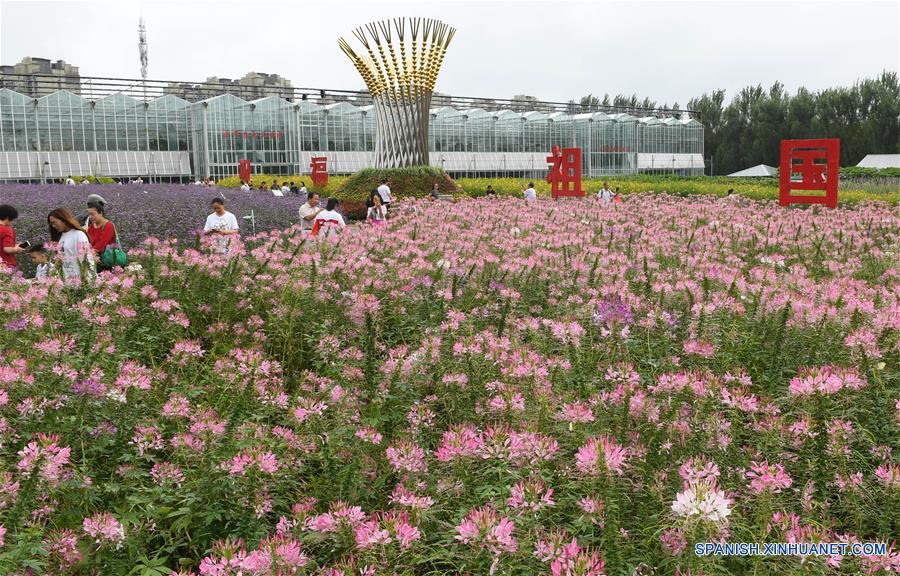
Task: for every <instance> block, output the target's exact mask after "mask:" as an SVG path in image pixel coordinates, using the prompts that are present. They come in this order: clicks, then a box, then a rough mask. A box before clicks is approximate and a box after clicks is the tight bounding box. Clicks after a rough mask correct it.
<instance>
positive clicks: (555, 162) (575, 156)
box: [547, 146, 584, 198]
mask: <svg viewBox="0 0 900 576" xmlns="http://www.w3.org/2000/svg"><path fill="white" fill-rule="evenodd" d="M547 163H548V164H550V165H551V166H550V173H549V174H547V182H550V183H551V184H552V185H553V188H552V190H551V193H552V196H553V198H559V197H560V196H577V197H579V198H584V191H583V190H582V189H581V148H563V149H562V152H560V150H559V146H554V147H553V155H552V156H547Z"/></svg>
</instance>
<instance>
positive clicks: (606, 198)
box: [597, 182, 613, 204]
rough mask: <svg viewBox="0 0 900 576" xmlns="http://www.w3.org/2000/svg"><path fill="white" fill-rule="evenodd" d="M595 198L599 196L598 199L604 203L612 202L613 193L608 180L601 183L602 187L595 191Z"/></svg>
mask: <svg viewBox="0 0 900 576" xmlns="http://www.w3.org/2000/svg"><path fill="white" fill-rule="evenodd" d="M597 198H599V199H600V201H601V202H603V203H604V204H609V203H610V202H612V199H613V193H612V190H610V189H609V182H604V183H603V188H601V189H600V191H599V192H597Z"/></svg>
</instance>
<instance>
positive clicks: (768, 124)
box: [569, 71, 900, 174]
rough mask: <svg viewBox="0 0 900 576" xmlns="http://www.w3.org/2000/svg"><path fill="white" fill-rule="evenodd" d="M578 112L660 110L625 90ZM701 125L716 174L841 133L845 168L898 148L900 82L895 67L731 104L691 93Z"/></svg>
mask: <svg viewBox="0 0 900 576" xmlns="http://www.w3.org/2000/svg"><path fill="white" fill-rule="evenodd" d="M569 105H570V107H571V108H573V110H575V109H577V110H579V111H584V110H601V109H604V108H605V107H607V106H616V107H619V108H621V109H622V110H621V111H624V112H629V110H632V111H633V112H639V111H640V109H642V108H643V109H646V108H657V109H660V110H662V111H663V112H665V111H667V110H677V109H678V108H679V106H678V103H675V104H674V105H673V106H672V107H671V108H669V106H668V105H666V104H664V105H662V106H657V104H656V102H654V101H652V100H650V99H649V98H644V99H643V100H639V99H638V97H637V96H636V95H632V96H630V97H629V96H623V95H619V96H616V97H615V98H613V99H612V100H610V98H609V95H605V96H604V97H603V99H602V100H601V99H600V98H598V97H596V96H593V95H590V94H589V95H588V96H585V97H583V98H581V100H580V101H579V102H578V103H576V102H575V101H574V100H572V101H570V102H569ZM687 108H688V109H689V110H692V111H693V113H694V117H695V118H697V119H698V120H699V121H700V122H702V123H703V127H704V140H705V156H706V159H707V163H708V164H709V163H710V160H711V161H712V162H711V163H712V166H713V173H714V174H729V173H731V172H735V171H737V170H742V169H744V168H748V167H750V166H755V165H757V164H769V165H771V166H778V163H779V154H780V146H781V140H784V139H791V138H840V139H841V166H853V165H855V164H856V163H858V162H859V161H860V160H862V158H863V157H864V156H865V155H866V154H895V153H898V152H900V82H898V76H897V73H896V72H887V71H886V72H883V73H882V74H881V76H879V77H877V78H867V79H865V80H862V81H860V82H857V83H856V84H854V85H853V86H852V87H849V88H847V87H837V88H828V89H825V90H821V91H818V92H813V91H810V90H807V89H806V88H802V87H801V88H799V89H798V90H797V92H796V93H795V94H793V95H792V94H790V93H789V92H787V91H786V90H785V89H784V85H783V84H781V83H780V82H776V83H775V84H774V85H773V86H772V87H771V88H769V89H768V90H766V89H764V88H763V87H762V85H757V86H748V87H746V88H744V89H742V90H741V91H739V92H738V93H737V94H736V95H735V96H734V97H733V98H732V99H731V102H729V103H727V104H726V102H725V90H715V91H713V92H711V93H709V94H707V93H704V94H702V95H701V96H699V97H697V98H692V99H691V100H690V101H689V102H688V105H687Z"/></svg>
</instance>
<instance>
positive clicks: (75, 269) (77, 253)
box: [47, 208, 96, 284]
mask: <svg viewBox="0 0 900 576" xmlns="http://www.w3.org/2000/svg"><path fill="white" fill-rule="evenodd" d="M47 226H48V227H49V228H50V239H51V240H53V241H54V242H57V243H58V244H59V251H60V256H61V259H62V271H63V276H64V277H65V280H66V283H67V284H80V283H81V282H82V280H84V279H85V278H84V277H83V276H82V268H83V269H84V272H85V274H87V275H88V277H91V278H93V276H94V275H95V274H96V270H95V264H94V251H93V250H91V241H90V240H89V239H88V237H87V234H85V233H84V229H83V228H82V227H81V224H79V223H78V220H76V219H75V216H74V215H73V214H72V213H71V212H70V211H69V210H68V209H66V208H57V209H56V210H54V211H53V212H51V213H50V214H48V215H47Z"/></svg>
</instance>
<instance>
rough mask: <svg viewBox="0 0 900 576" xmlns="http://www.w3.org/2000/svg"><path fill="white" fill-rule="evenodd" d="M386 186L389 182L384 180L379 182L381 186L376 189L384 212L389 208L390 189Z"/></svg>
mask: <svg viewBox="0 0 900 576" xmlns="http://www.w3.org/2000/svg"><path fill="white" fill-rule="evenodd" d="M388 184H390V182H389V181H388V179H387V178H385V179H384V180H382V181H381V186H379V187H378V195H379V196H381V203H382V204H383V205H384V209H385V210H387V209H388V208H390V207H391V187H390V186H388Z"/></svg>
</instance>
